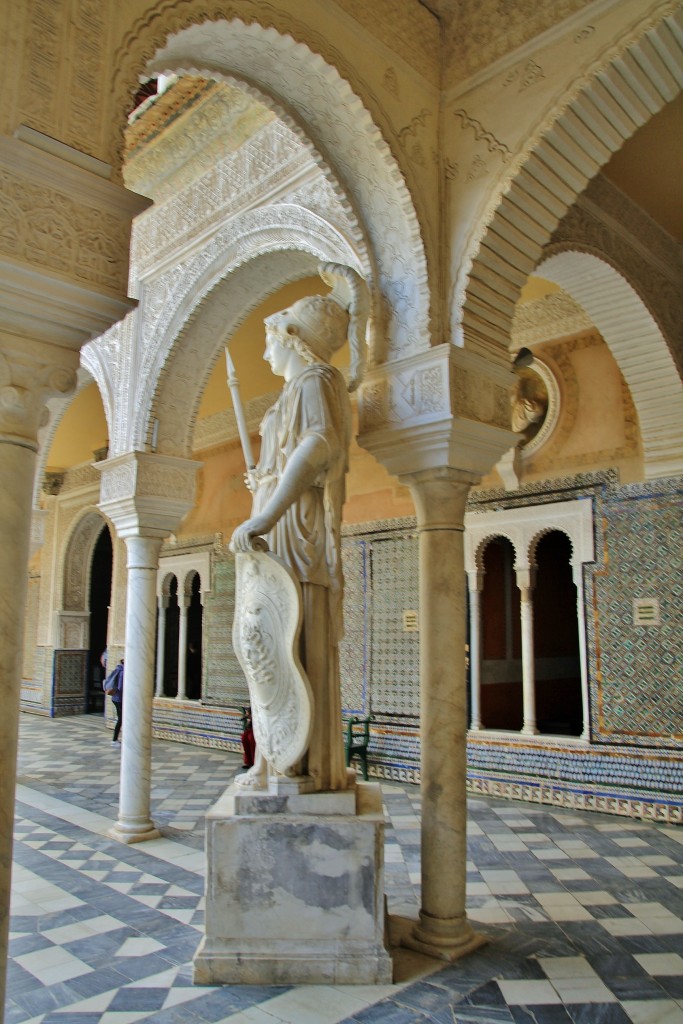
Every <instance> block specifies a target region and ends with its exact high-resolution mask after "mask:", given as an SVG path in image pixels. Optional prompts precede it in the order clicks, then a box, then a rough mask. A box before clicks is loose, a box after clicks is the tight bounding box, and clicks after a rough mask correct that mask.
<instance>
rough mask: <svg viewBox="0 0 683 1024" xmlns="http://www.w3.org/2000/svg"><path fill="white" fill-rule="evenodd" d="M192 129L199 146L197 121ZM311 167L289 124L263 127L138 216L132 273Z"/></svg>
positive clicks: (144, 269) (141, 272) (144, 271)
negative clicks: (287, 125) (288, 126)
mask: <svg viewBox="0 0 683 1024" xmlns="http://www.w3.org/2000/svg"><path fill="white" fill-rule="evenodd" d="M192 128H193V132H192V136H190V138H191V140H192V144H193V145H194V144H195V140H194V121H193V125H192ZM185 138H186V141H187V137H185ZM306 166H310V167H311V168H313V167H315V165H314V164H313V163H312V161H311V159H310V155H309V154H308V152H307V151H306V150H305V149H304V147H303V146H302V145H301V143H300V142H299V140H298V139H297V138H296V136H295V135H294V134H293V133H292V132H291V131H289V129H288V128H287V127H286V126H285V125H283V124H282V123H281V122H279V121H278V122H275V123H273V124H269V125H267V126H266V127H265V128H262V129H261V130H260V131H259V132H258V133H257V134H256V135H254V136H253V137H252V138H251V139H249V141H248V142H246V143H245V144H244V145H243V146H242V147H241V148H240V149H238V150H237V152H235V153H229V154H228V155H223V157H222V158H221V159H220V160H218V161H217V162H216V163H215V164H214V165H213V166H212V167H211V169H210V170H209V171H207V172H206V173H205V174H203V175H202V176H201V177H200V178H199V179H198V180H197V181H193V182H191V183H190V184H189V185H187V186H186V187H185V188H182V189H180V190H179V191H177V192H174V194H173V195H172V196H170V197H169V198H168V199H167V200H166V201H165V202H161V203H159V204H158V205H155V206H154V207H152V209H150V210H149V211H148V212H147V213H146V214H145V215H144V217H141V218H139V219H138V221H137V222H136V223H135V224H134V226H133V235H132V243H131V276H132V277H133V278H134V279H137V278H139V277H143V276H146V275H147V274H149V273H150V271H151V270H152V269H153V268H154V266H156V265H158V264H160V263H162V262H163V260H164V258H165V257H168V256H169V255H170V254H171V253H173V252H174V251H175V250H177V248H178V246H179V242H180V241H181V240H182V242H183V243H184V244H185V245H190V244H191V243H192V241H193V240H194V239H195V238H198V237H200V236H202V235H204V234H206V232H207V229H209V228H211V226H212V225H215V224H217V223H221V222H222V221H225V220H227V219H228V218H229V217H231V216H234V215H235V214H236V213H237V212H240V211H244V210H245V209H248V208H249V207H250V206H255V205H258V204H259V199H260V197H261V196H263V195H264V194H267V193H268V194H272V192H273V191H276V190H277V189H278V187H281V186H282V185H283V184H284V183H285V182H286V181H287V180H288V179H290V178H292V177H294V175H295V174H297V173H299V174H300V173H301V171H302V170H303V169H304V168H305V167H306ZM335 205H336V206H339V203H338V201H337V203H336V204H335Z"/></svg>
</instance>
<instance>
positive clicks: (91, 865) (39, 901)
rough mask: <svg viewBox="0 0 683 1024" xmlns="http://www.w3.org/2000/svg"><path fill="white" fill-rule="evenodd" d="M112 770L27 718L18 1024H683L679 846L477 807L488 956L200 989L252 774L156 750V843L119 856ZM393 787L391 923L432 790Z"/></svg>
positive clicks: (12, 980) (406, 908)
mask: <svg viewBox="0 0 683 1024" xmlns="http://www.w3.org/2000/svg"><path fill="white" fill-rule="evenodd" d="M119 757H120V751H119V750H118V748H112V747H111V746H110V743H109V733H108V732H107V731H106V729H105V728H104V725H103V723H102V721H101V719H99V718H94V717H91V716H88V717H84V718H78V719H52V720H50V719H43V718H37V717H31V716H23V720H22V730H21V751H20V765H19V779H18V787H17V815H16V831H15V867H14V877H13V900H12V920H11V932H10V956H11V960H10V964H9V987H8V1003H7V1010H6V1021H7V1024H136V1022H138V1021H146V1022H149V1024H209V1022H215V1024H218V1022H225V1021H230V1022H231V1024H294V1022H296V1024H338V1022H344V1024H383V1022H387V1024H418V1022H419V1024H425V1022H434V1024H475V1022H477V1024H629V1022H631V1024H683V830H678V829H676V828H674V827H672V826H658V825H652V824H649V823H644V822H638V821H632V820H630V819H615V818H609V817H607V816H605V815H600V814H590V813H586V814H579V813H577V812H575V811H562V810H556V809H551V808H546V807H541V806H537V805H527V804H522V803H519V804H516V803H515V804H512V803H510V802H505V801H502V800H495V799H482V798H477V799H472V800H470V801H469V825H470V827H469V845H468V863H467V879H468V914H469V916H470V919H471V920H472V922H473V924H474V925H475V927H476V928H477V929H478V930H479V931H480V932H482V933H484V934H485V935H486V936H487V937H488V939H489V942H488V944H487V945H486V946H484V947H483V948H482V949H481V950H479V951H478V952H476V953H474V954H472V955H471V956H469V957H467V958H465V959H463V960H462V961H459V962H457V963H455V964H452V965H447V966H443V967H441V966H439V965H438V964H435V963H432V962H428V964H427V965H426V966H427V973H425V974H424V976H422V977H419V978H418V980H411V976H410V973H409V972H408V976H407V977H406V978H405V979H404V980H402V981H401V982H400V983H399V984H396V985H393V986H384V987H380V986H345V987H335V986H290V987H279V988H274V987H273V988H265V987H252V986H224V987H218V988H199V987H196V986H194V985H193V984H192V972H191V959H192V955H193V953H194V951H195V949H196V947H197V944H198V941H199V938H200V934H201V930H202V925H203V914H204V900H203V888H204V883H203V867H204V860H203V852H202V850H203V841H204V813H205V811H206V809H207V808H208V807H209V806H210V805H211V804H212V803H213V802H214V800H215V799H216V798H217V797H218V795H219V794H220V793H221V792H222V791H223V789H224V788H225V786H226V785H227V784H228V783H229V782H230V781H231V779H232V777H233V775H234V774H235V773H236V771H238V770H239V768H240V759H238V758H237V757H234V756H232V755H230V754H226V753H224V752H222V751H215V750H206V749H203V748H198V747H191V746H187V745H182V744H176V743H168V742H155V744H154V769H153V779H154V785H153V790H152V803H153V814H154V817H155V821H156V822H157V823H158V824H159V825H160V826H161V830H162V833H163V838H161V839H158V840H154V841H152V842H149V843H144V844H140V845H139V846H124V845H122V844H119V843H116V842H114V841H113V840H111V839H109V837H108V836H107V829H108V828H109V826H110V825H111V822H112V820H113V819H114V818H115V817H116V810H117V797H118V779H117V773H118V759H119ZM93 765H95V766H96V767H95V769H94V770H93ZM382 789H383V794H384V803H385V812H386V820H387V829H386V859H385V873H386V880H387V897H388V905H389V909H390V912H392V911H393V912H394V913H399V912H400V913H401V914H410V913H415V912H416V911H417V907H418V904H419V896H418V892H419V878H420V806H421V801H420V792H419V789H418V788H417V787H414V786H410V785H398V784H383V785H382ZM199 793H200V795H198V794H199ZM423 966H425V965H424V964H423ZM412 977H413V979H414V978H415V975H414V974H413V975H412Z"/></svg>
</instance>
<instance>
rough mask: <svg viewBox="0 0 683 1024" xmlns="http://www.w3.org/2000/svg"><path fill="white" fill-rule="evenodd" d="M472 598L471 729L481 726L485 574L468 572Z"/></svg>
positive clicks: (477, 728)
mask: <svg viewBox="0 0 683 1024" xmlns="http://www.w3.org/2000/svg"><path fill="white" fill-rule="evenodd" d="M467 582H468V587H469V596H470V729H474V730H475V731H476V730H479V729H481V728H482V724H481V592H482V589H483V586H484V573H483V572H468V574H467Z"/></svg>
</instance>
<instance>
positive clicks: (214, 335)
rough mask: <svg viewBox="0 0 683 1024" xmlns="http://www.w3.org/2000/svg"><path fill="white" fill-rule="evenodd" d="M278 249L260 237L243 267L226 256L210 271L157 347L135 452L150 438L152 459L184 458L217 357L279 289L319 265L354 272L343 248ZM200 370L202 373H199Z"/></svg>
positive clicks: (293, 240)
mask: <svg viewBox="0 0 683 1024" xmlns="http://www.w3.org/2000/svg"><path fill="white" fill-rule="evenodd" d="M280 244H282V245H283V247H282V248H274V243H273V240H272V239H269V238H268V237H267V235H259V236H258V237H254V238H253V239H252V247H251V250H250V254H249V259H248V260H246V261H244V262H243V259H242V256H239V257H238V258H237V259H236V260H233V259H231V254H230V253H223V254H222V255H221V259H220V261H219V262H218V263H217V264H214V265H212V267H210V268H209V269H208V270H207V273H206V274H205V275H204V276H203V278H202V281H201V284H199V285H198V286H197V287H196V291H194V292H193V293H192V295H191V296H189V297H188V302H187V305H186V307H185V308H184V309H183V310H182V312H179V315H178V317H177V318H176V319H175V320H174V321H173V322H172V323H171V324H169V327H168V330H167V334H166V337H165V339H163V340H162V341H161V342H160V347H159V352H160V353H164V354H165V356H166V358H165V362H164V364H163V368H162V369H161V370H160V372H159V374H158V377H154V376H151V375H150V377H149V384H148V387H149V394H148V396H147V397H145V399H144V401H143V400H141V401H140V404H139V411H138V414H137V418H136V422H135V434H134V438H133V443H134V444H135V446H136V447H137V446H145V445H147V446H149V445H150V443H151V441H152V431H153V430H154V432H155V435H156V437H155V441H156V445H155V450H156V451H157V452H159V453H160V454H164V455H178V456H181V457H185V458H187V457H189V456H190V455H191V449H192V436H193V429H194V423H195V420H196V416H197V412H198V410H199V405H200V402H201V397H202V393H203V390H204V387H205V384H206V381H207V380H208V377H209V375H210V373H211V370H212V368H213V365H214V363H215V361H216V357H217V355H218V353H219V352H220V351H221V349H222V347H223V346H224V345H225V344H226V342H227V341H228V340H229V338H230V337H231V335H232V334H233V333H234V331H235V329H236V328H237V327H238V326H239V325H240V323H242V321H243V320H244V319H245V318H246V317H247V316H248V315H249V313H250V312H251V311H252V310H253V309H255V308H256V307H257V306H258V305H259V304H260V303H261V302H262V301H263V300H264V299H265V298H267V296H268V295H270V294H272V292H274V291H275V290H277V289H278V288H280V287H282V286H283V285H285V284H288V283H290V282H292V281H295V280H297V279H300V278H302V277H306V276H314V275H315V274H316V273H317V268H318V265H319V263H320V262H321V261H323V260H332V261H334V262H346V263H351V265H354V264H355V266H356V268H357V269H359V267H358V260H357V258H356V256H355V254H354V253H353V252H352V250H351V249H350V247H348V246H347V245H341V244H340V245H337V246H331V245H327V246H324V247H323V246H321V245H318V244H314V239H311V238H310V237H309V238H308V239H305V238H303V237H300V236H298V235H297V236H296V237H294V236H291V235H290V237H289V238H286V239H285V238H281V240H280ZM297 245H298V246H300V248H296V247H295V246H297ZM289 246H291V248H290V247H289ZM360 269H361V272H362V268H360ZM198 367H204V370H203V373H198V372H197V368H198ZM152 389H153V390H152ZM155 424H156V425H155Z"/></svg>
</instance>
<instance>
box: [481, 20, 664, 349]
mask: <svg viewBox="0 0 683 1024" xmlns="http://www.w3.org/2000/svg"><path fill="white" fill-rule="evenodd" d="M682 87H683V9H681V8H679V9H677V10H676V11H674V12H673V13H672V14H671V15H670V16H669V17H667V18H664V19H663V20H661V21H660V22H659V23H658V24H656V25H655V26H653V27H651V28H649V29H648V30H647V31H645V32H644V33H643V35H642V36H641V38H640V39H638V40H637V41H636V42H633V43H632V44H631V45H630V46H628V48H627V49H625V51H624V52H623V53H621V54H620V55H619V56H617V57H615V58H614V59H613V60H612V61H611V62H610V63H609V64H608V65H607V66H605V67H603V68H601V69H600V70H599V71H598V72H597V73H596V74H595V75H594V77H593V78H592V79H591V81H590V82H588V83H587V84H586V85H585V86H584V87H583V88H582V89H581V90H580V92H579V93H578V94H577V95H576V96H574V97H573V98H572V99H571V101H570V102H569V103H568V104H567V100H566V97H563V99H562V100H561V101H560V103H559V104H558V112H557V113H556V114H555V115H554V116H552V118H551V121H552V123H551V126H550V127H549V128H547V127H546V128H545V129H544V130H543V134H542V137H540V138H539V139H538V140H537V141H536V143H535V144H533V148H532V149H531V152H530V154H529V155H528V156H527V157H526V159H525V161H524V163H523V164H522V166H521V168H520V170H519V171H518V172H517V173H516V176H515V178H514V180H513V181H512V182H507V181H505V182H503V183H501V196H500V201H499V203H498V206H497V208H496V210H495V213H494V215H493V217H492V219H491V221H490V223H489V225H488V227H487V229H486V231H485V233H484V235H483V237H482V238H481V240H480V241H479V243H478V249H477V252H476V255H473V256H472V258H471V267H470V271H469V277H468V280H467V284H466V288H465V296H464V302H463V309H462V330H463V332H464V335H465V338H466V339H468V338H470V339H476V338H483V339H484V340H486V341H487V342H488V343H489V344H490V343H492V342H494V343H497V344H499V345H500V346H502V347H504V348H505V349H507V346H508V343H509V339H510V334H511V329H512V317H513V313H514V306H515V302H516V299H517V296H518V295H519V291H520V289H521V287H522V285H523V283H524V281H525V280H526V278H527V277H528V276H529V274H531V273H532V272H533V271H534V269H535V268H536V266H537V264H538V262H539V260H540V259H541V255H542V251H543V247H544V245H545V244H546V243H547V242H549V241H550V238H551V235H552V233H553V231H554V229H555V228H556V227H557V225H558V224H559V222H560V221H561V220H562V218H563V216H564V214H565V213H566V212H567V210H568V209H569V208H570V207H571V206H572V204H573V203H574V201H575V200H576V198H577V196H578V195H579V194H580V193H581V192H582V191H583V189H584V188H585V187H586V184H587V183H588V181H590V179H591V178H593V177H595V175H596V174H597V172H598V171H599V169H600V168H601V167H602V166H603V165H604V164H605V163H606V162H607V161H608V159H609V158H610V156H611V155H612V154H613V153H615V152H616V151H617V150H618V149H619V148H620V147H621V146H622V145H623V143H624V142H625V141H626V139H628V138H630V137H631V136H632V135H633V134H634V133H635V131H636V130H637V129H638V128H639V127H640V126H641V125H642V124H644V123H645V122H646V121H647V120H649V118H650V117H652V116H653V115H654V114H656V113H657V112H658V111H659V110H661V109H662V107H663V106H664V105H665V104H666V103H668V102H670V101H671V100H672V99H674V98H675V97H676V96H677V95H678V94H679V93H680V91H681V88H682ZM504 189H505V190H506V191H505V194H504V195H503V194H502V191H503V190H504Z"/></svg>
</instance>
